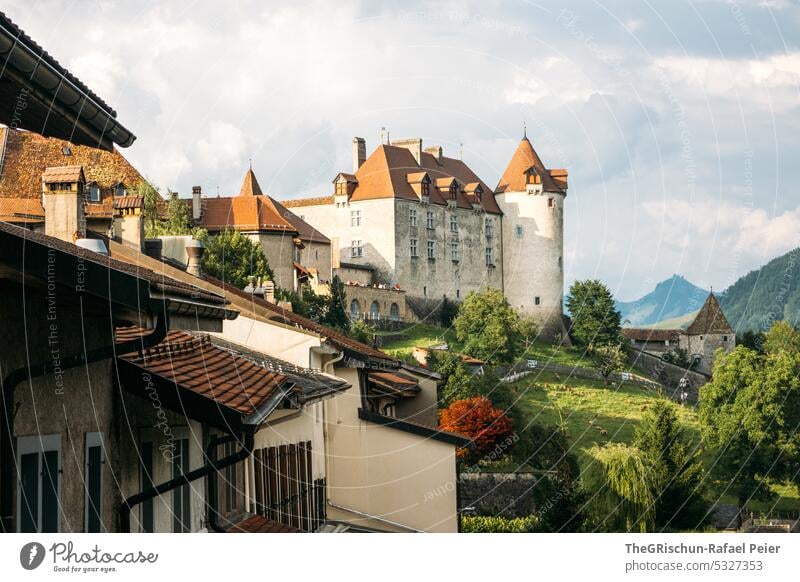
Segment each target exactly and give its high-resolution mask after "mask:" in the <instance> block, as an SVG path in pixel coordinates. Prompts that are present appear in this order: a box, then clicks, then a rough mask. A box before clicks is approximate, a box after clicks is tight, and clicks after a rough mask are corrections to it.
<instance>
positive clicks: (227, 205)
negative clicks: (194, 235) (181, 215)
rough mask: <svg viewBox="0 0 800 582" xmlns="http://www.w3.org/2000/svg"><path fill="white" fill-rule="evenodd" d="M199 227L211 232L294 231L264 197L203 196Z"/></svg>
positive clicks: (266, 197)
mask: <svg viewBox="0 0 800 582" xmlns="http://www.w3.org/2000/svg"><path fill="white" fill-rule="evenodd" d="M200 226H202V227H203V228H205V229H207V230H209V231H212V232H213V231H219V230H225V229H226V228H236V229H238V230H259V231H279V232H287V233H296V232H297V229H295V227H294V225H292V224H291V223H290V222H289V221H288V220H286V219H285V218H283V217H282V216H281V215H280V213H279V212H278V210H277V209H276V208H275V205H274V204H272V203H271V201H270V199H269V197H268V196H233V197H230V198H204V199H203V214H202V217H201V219H200Z"/></svg>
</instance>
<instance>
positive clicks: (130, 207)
mask: <svg viewBox="0 0 800 582" xmlns="http://www.w3.org/2000/svg"><path fill="white" fill-rule="evenodd" d="M143 207H144V200H143V199H142V198H141V197H140V196H125V197H122V198H115V199H114V240H115V241H117V242H118V243H120V244H123V245H125V246H126V247H128V248H131V249H135V250H137V251H143V250H144V215H143V214H142V210H143Z"/></svg>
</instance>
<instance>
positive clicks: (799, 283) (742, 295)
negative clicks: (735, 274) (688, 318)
mask: <svg viewBox="0 0 800 582" xmlns="http://www.w3.org/2000/svg"><path fill="white" fill-rule="evenodd" d="M719 299H720V304H721V305H722V309H723V310H724V311H725V317H727V319H728V321H729V322H730V324H731V326H733V328H734V329H735V330H736V332H737V333H740V332H743V331H748V330H752V331H763V330H765V329H767V328H769V326H770V325H771V324H772V322H773V321H776V320H779V319H785V320H786V321H788V322H789V323H791V324H792V325H795V326H797V325H800V247H798V248H796V249H794V250H793V251H789V252H788V253H786V254H785V255H783V256H780V257H778V258H776V259H772V260H771V261H770V262H769V263H767V264H766V265H764V266H763V267H761V268H760V269H758V270H756V271H751V272H749V273H748V274H747V275H745V276H744V277H741V278H739V280H738V281H736V282H735V283H734V284H733V285H731V286H730V287H728V288H727V289H726V290H725V292H724V293H721V294H720V298H719Z"/></svg>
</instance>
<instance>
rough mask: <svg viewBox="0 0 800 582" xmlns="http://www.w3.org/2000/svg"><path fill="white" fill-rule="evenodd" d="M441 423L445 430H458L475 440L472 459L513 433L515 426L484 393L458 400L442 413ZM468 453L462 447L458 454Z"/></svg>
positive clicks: (461, 455)
mask: <svg viewBox="0 0 800 582" xmlns="http://www.w3.org/2000/svg"><path fill="white" fill-rule="evenodd" d="M439 424H440V426H441V428H442V429H443V430H448V431H452V432H458V433H461V434H463V435H464V436H466V437H468V438H469V439H470V440H471V441H472V443H473V447H474V448H473V451H472V453H473V455H472V456H473V458H474V457H476V456H480V455H483V454H484V453H486V452H487V451H489V450H491V449H492V447H494V445H495V443H496V442H497V441H499V440H501V439H503V438H505V437H507V436H508V435H510V434H511V433H512V432H513V430H514V426H513V424H512V422H511V419H510V418H508V417H507V416H506V415H505V414H504V413H503V411H502V410H500V409H498V408H494V407H493V406H492V403H491V401H490V400H489V399H488V398H486V397H484V396H476V397H474V398H465V399H463V400H456V401H455V402H453V403H452V404H451V405H450V406H448V407H447V408H445V409H444V410H442V411H441V412H440V413H439ZM468 453H469V451H468V450H466V449H460V450H459V451H458V456H460V457H464V456H467V454H468Z"/></svg>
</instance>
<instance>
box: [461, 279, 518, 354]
mask: <svg viewBox="0 0 800 582" xmlns="http://www.w3.org/2000/svg"><path fill="white" fill-rule="evenodd" d="M453 325H454V327H455V330H456V338H457V339H458V341H459V342H462V343H463V344H464V351H465V352H466V353H467V354H469V355H470V356H473V357H476V358H480V359H481V360H483V361H485V362H488V363H490V364H506V363H510V362H512V361H514V359H515V358H516V357H517V356H519V355H520V354H521V353H522V352H523V351H524V349H525V341H526V337H525V334H526V332H528V331H529V329H528V326H527V325H524V324H523V321H522V319H521V318H520V316H519V315H518V314H517V312H516V311H514V309H513V308H512V307H511V305H510V304H509V303H508V300H507V299H506V298H505V297H504V296H503V293H502V292H501V291H499V290H498V289H487V290H486V291H484V292H483V293H475V292H472V293H470V294H469V295H467V298H466V299H465V300H464V303H462V304H461V307H460V308H459V310H458V317H456V318H455V320H454V321H453Z"/></svg>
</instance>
